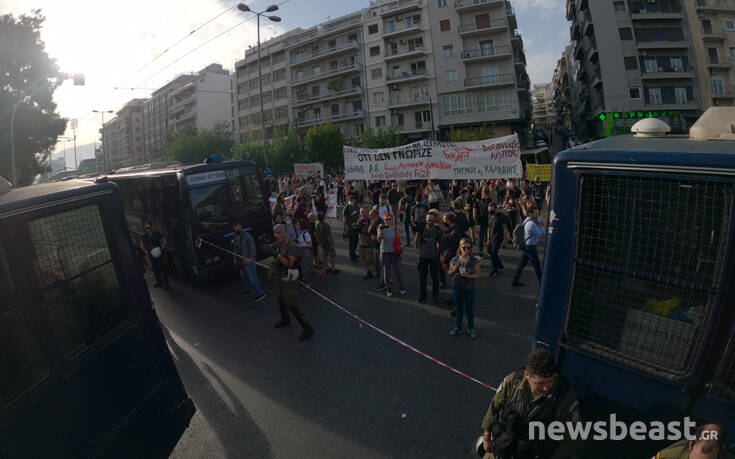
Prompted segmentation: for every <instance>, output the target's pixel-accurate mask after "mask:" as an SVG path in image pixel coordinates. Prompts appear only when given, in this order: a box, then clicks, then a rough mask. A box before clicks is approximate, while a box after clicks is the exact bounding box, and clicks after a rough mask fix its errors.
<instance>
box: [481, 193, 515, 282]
mask: <svg viewBox="0 0 735 459" xmlns="http://www.w3.org/2000/svg"><path fill="white" fill-rule="evenodd" d="M488 215H489V218H490V220H489V223H490V225H489V226H490V228H489V230H488V231H487V234H484V235H482V237H487V246H488V250H489V251H490V262H491V263H492V265H493V270H492V271H491V272H490V277H494V276H495V275H496V274H498V273H499V272H500V271H502V270H503V269H505V266H503V262H502V261H501V260H500V257H499V256H498V251H499V250H500V247H501V246H502V245H503V243H504V242H505V241H506V240H508V239H510V236H509V235H510V231H508V227H509V221H508V216H507V215H505V214H504V213H503V212H498V206H497V204H495V203H494V202H492V201H491V202H490V204H489V205H488Z"/></svg>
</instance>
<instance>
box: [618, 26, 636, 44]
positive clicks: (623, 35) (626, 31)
mask: <svg viewBox="0 0 735 459" xmlns="http://www.w3.org/2000/svg"><path fill="white" fill-rule="evenodd" d="M618 30H619V31H620V39H621V40H624V41H626V40H632V39H633V32H632V31H631V30H630V27H622V28H620V29H618Z"/></svg>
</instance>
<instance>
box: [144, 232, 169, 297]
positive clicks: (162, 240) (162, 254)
mask: <svg viewBox="0 0 735 459" xmlns="http://www.w3.org/2000/svg"><path fill="white" fill-rule="evenodd" d="M144 228H145V233H144V234H143V237H142V238H141V240H140V247H141V248H142V249H143V250H144V251H145V255H146V258H147V259H148V264H149V265H150V267H151V270H152V271H153V275H154V276H155V278H156V283H155V284H153V287H160V286H161V285H163V288H168V287H169V284H168V260H167V257H166V236H164V235H163V234H161V232H160V231H154V230H153V226H152V225H151V224H150V223H149V222H145V226H144Z"/></svg>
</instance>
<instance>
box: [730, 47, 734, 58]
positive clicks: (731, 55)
mask: <svg viewBox="0 0 735 459" xmlns="http://www.w3.org/2000/svg"><path fill="white" fill-rule="evenodd" d="M730 57H735V47H732V46H731V47H730Z"/></svg>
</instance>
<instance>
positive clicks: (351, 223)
mask: <svg viewBox="0 0 735 459" xmlns="http://www.w3.org/2000/svg"><path fill="white" fill-rule="evenodd" d="M355 202H356V198H355V195H350V199H349V201H348V202H347V205H346V206H345V208H344V210H343V211H342V225H343V226H342V235H343V237H346V238H349V253H350V260H357V259H358V258H360V257H359V256H358V255H357V254H356V253H355V250H357V240H358V239H359V234H360V233H359V231H358V230H357V228H356V226H355V225H357V221H358V220H359V219H360V209H359V208H358V207H357V205H356V204H355Z"/></svg>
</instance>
